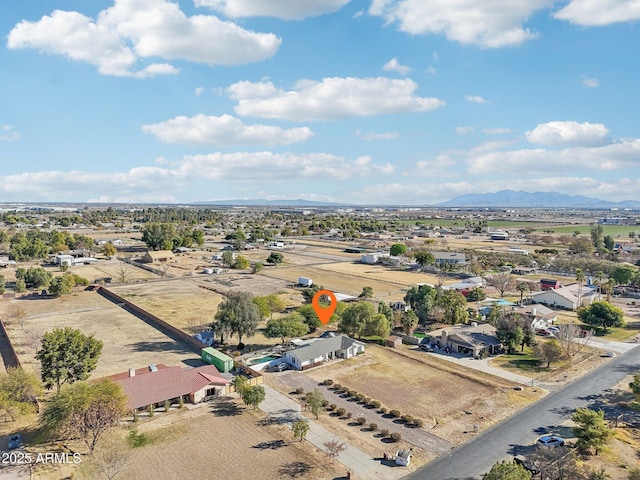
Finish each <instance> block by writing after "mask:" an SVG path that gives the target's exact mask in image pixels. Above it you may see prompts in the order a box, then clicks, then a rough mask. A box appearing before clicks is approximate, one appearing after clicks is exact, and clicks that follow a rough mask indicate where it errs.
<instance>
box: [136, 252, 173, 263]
mask: <svg viewBox="0 0 640 480" xmlns="http://www.w3.org/2000/svg"><path fill="white" fill-rule="evenodd" d="M174 258H175V255H174V254H173V252H172V251H171V250H149V251H148V252H147V253H145V254H144V255H143V256H142V258H141V259H140V261H141V262H142V263H166V262H168V261H169V260H173V259H174Z"/></svg>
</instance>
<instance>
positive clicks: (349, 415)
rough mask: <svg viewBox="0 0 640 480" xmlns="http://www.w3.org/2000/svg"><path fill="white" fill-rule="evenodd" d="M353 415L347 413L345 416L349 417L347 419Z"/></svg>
mask: <svg viewBox="0 0 640 480" xmlns="http://www.w3.org/2000/svg"><path fill="white" fill-rule="evenodd" d="M352 415H353V414H352V413H351V412H347V413H346V415H345V417H347V418H351V416H352Z"/></svg>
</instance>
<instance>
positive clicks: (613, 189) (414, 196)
mask: <svg viewBox="0 0 640 480" xmlns="http://www.w3.org/2000/svg"><path fill="white" fill-rule="evenodd" d="M505 188H510V189H513V190H524V191H528V192H535V191H542V192H547V191H558V192H560V193H566V194H568V195H585V196H588V197H595V198H605V199H609V200H611V201H621V200H629V199H635V198H637V192H638V189H639V188H640V179H620V180H613V181H606V180H601V179H594V178H591V177H540V178H512V179H508V180H505V179H491V180H474V181H473V182H468V181H459V182H455V181H452V182H426V183H425V182H402V183H390V184H375V185H369V186H366V187H364V188H361V189H358V190H354V191H351V192H345V193H344V194H343V195H342V196H341V198H340V200H341V201H345V202H353V203H360V204H368V205H385V204H387V205H433V204H436V203H439V202H444V201H447V200H451V199H452V198H454V197H457V196H459V195H466V194H470V193H487V192H497V191H500V190H504V189H505Z"/></svg>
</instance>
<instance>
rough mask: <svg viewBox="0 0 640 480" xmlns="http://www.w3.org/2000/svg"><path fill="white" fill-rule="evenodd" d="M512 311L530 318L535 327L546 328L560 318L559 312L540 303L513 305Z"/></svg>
mask: <svg viewBox="0 0 640 480" xmlns="http://www.w3.org/2000/svg"><path fill="white" fill-rule="evenodd" d="M512 311H513V312H514V313H517V314H520V315H522V316H523V317H525V318H526V319H528V320H529V322H530V325H531V328H533V329H536V328H546V327H548V326H550V325H553V324H554V323H555V322H556V319H557V318H558V314H557V313H556V312H555V311H553V310H551V309H550V308H548V307H545V306H544V305H542V304H539V303H533V304H531V305H524V306H522V307H513V309H512Z"/></svg>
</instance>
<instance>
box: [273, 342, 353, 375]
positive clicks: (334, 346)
mask: <svg viewBox="0 0 640 480" xmlns="http://www.w3.org/2000/svg"><path fill="white" fill-rule="evenodd" d="M299 345H300V346H299V347H298V348H296V349H294V350H289V351H288V352H287V353H285V356H284V359H285V360H286V361H287V363H289V364H290V365H292V366H293V368H295V369H297V370H304V369H307V368H311V367H315V366H317V365H321V364H322V363H324V362H326V361H329V360H334V359H338V358H351V357H353V356H355V355H357V354H359V353H363V352H364V343H362V342H359V341H357V340H354V339H353V338H351V337H348V336H346V335H336V336H335V337H331V338H321V339H315V338H314V339H311V340H306V341H304V342H301V343H300V344H299Z"/></svg>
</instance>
